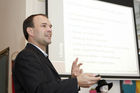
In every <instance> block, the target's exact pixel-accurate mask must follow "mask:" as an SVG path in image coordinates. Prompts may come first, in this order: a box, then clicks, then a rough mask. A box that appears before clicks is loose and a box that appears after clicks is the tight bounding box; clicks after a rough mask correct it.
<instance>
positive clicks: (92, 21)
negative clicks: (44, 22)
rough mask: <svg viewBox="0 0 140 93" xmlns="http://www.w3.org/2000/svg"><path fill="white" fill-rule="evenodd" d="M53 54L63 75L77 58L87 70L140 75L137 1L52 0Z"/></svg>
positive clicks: (106, 74)
mask: <svg viewBox="0 0 140 93" xmlns="http://www.w3.org/2000/svg"><path fill="white" fill-rule="evenodd" d="M48 17H49V20H50V21H51V23H52V25H53V28H52V29H53V31H52V33H53V37H52V44H51V45H50V46H49V57H50V60H51V61H52V62H53V64H54V66H55V67H56V68H57V70H58V72H59V73H61V74H70V72H71V65H72V62H73V61H74V60H75V58H77V57H78V59H79V61H78V62H81V63H83V65H82V67H81V68H82V69H83V71H84V72H85V73H95V74H100V75H101V76H103V77H109V78H139V76H140V74H139V61H138V46H137V39H136V38H137V37H136V29H135V28H136V27H135V18H134V10H133V0H48Z"/></svg>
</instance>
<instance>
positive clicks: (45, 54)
mask: <svg viewBox="0 0 140 93" xmlns="http://www.w3.org/2000/svg"><path fill="white" fill-rule="evenodd" d="M30 44H32V43H30ZM32 45H33V46H35V47H36V48H37V49H39V50H40V51H41V52H42V53H43V54H44V56H45V57H47V56H48V54H47V53H46V52H45V51H43V50H42V49H41V48H40V47H38V46H36V45H35V44H32Z"/></svg>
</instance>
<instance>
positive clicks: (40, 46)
mask: <svg viewBox="0 0 140 93" xmlns="http://www.w3.org/2000/svg"><path fill="white" fill-rule="evenodd" d="M28 42H29V43H31V44H34V45H36V46H38V47H39V48H41V49H42V50H43V51H44V52H46V46H45V45H41V44H38V43H36V42H31V41H28Z"/></svg>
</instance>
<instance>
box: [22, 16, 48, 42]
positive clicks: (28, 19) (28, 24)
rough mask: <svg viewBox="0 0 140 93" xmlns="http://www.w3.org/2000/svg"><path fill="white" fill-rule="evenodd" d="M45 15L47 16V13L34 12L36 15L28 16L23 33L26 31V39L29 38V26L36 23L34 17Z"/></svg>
mask: <svg viewBox="0 0 140 93" xmlns="http://www.w3.org/2000/svg"><path fill="white" fill-rule="evenodd" d="M39 15H41V16H44V17H46V18H47V15H45V14H34V15H31V16H29V17H28V18H26V19H25V20H24V22H23V33H24V36H25V39H26V40H28V37H29V35H28V33H27V27H34V23H33V19H34V17H35V16H39Z"/></svg>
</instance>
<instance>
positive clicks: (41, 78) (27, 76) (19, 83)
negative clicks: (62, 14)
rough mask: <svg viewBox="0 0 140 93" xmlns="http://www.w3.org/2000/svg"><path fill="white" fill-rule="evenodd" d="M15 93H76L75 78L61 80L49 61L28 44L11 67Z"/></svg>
mask: <svg viewBox="0 0 140 93" xmlns="http://www.w3.org/2000/svg"><path fill="white" fill-rule="evenodd" d="M13 79H14V87H15V92H16V93H77V92H78V88H77V87H78V86H77V85H78V84H77V79H76V78H71V79H66V80H61V79H60V77H59V75H58V73H57V71H56V70H55V68H54V67H53V65H52V64H51V62H50V60H49V59H48V58H46V57H45V56H44V54H43V53H42V52H41V51H40V50H38V49H37V48H36V47H35V46H33V45H32V44H30V43H28V44H27V46H26V47H25V49H23V50H22V51H21V52H20V53H19V54H18V55H17V57H16V60H15V64H14V67H13Z"/></svg>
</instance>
